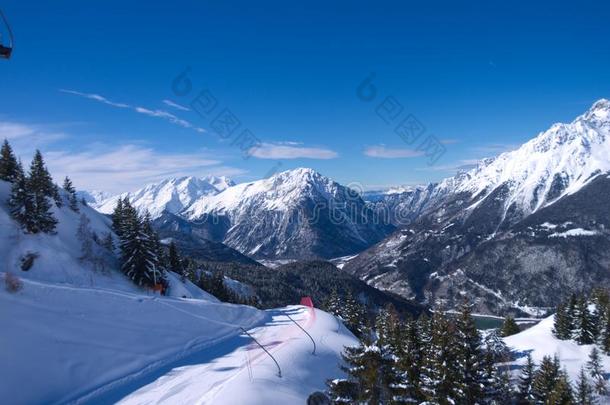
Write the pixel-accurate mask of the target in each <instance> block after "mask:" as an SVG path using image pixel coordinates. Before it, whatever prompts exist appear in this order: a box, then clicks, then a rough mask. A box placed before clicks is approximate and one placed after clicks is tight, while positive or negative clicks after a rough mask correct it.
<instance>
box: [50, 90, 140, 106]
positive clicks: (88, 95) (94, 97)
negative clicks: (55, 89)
mask: <svg viewBox="0 0 610 405" xmlns="http://www.w3.org/2000/svg"><path fill="white" fill-rule="evenodd" d="M59 91H61V92H62V93H67V94H73V95H75V96H80V97H84V98H88V99H89V100H95V101H99V102H100V103H103V104H107V105H109V106H112V107H117V108H131V106H130V105H129V104H124V103H115V102H114V101H110V100H108V99H107V98H106V97H104V96H100V95H99V94H94V93H81V92H80V91H75V90H66V89H59Z"/></svg>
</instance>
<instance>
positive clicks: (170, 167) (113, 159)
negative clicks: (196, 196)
mask: <svg viewBox="0 0 610 405" xmlns="http://www.w3.org/2000/svg"><path fill="white" fill-rule="evenodd" d="M44 157H45V161H46V163H47V165H48V167H49V170H50V171H51V173H52V175H53V177H54V178H55V179H56V181H58V180H57V179H61V178H63V177H64V176H66V175H67V176H70V177H71V178H72V179H73V180H74V183H75V185H76V186H77V187H78V188H81V189H88V190H91V189H99V190H104V191H109V192H114V193H118V192H124V191H129V190H134V189H137V188H140V187H142V186H143V185H145V184H148V183H151V182H155V181H159V180H162V179H164V178H167V177H176V176H186V175H202V176H203V175H206V174H215V175H225V176H238V175H241V174H243V173H245V171H243V170H241V169H237V168H233V167H226V166H223V165H222V162H221V161H219V160H216V159H213V158H211V157H209V153H206V152H205V151H202V152H201V153H173V154H162V153H159V152H157V151H155V150H153V149H151V148H146V147H142V146H138V145H133V144H130V145H122V146H119V147H115V148H109V147H105V146H100V145H97V146H92V147H89V148H88V149H86V150H84V151H82V152H78V153H71V152H67V151H51V152H46V153H44Z"/></svg>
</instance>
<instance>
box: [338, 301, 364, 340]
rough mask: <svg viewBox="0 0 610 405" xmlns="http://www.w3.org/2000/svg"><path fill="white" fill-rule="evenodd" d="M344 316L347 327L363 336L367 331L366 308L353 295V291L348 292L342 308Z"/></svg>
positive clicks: (357, 334)
mask: <svg viewBox="0 0 610 405" xmlns="http://www.w3.org/2000/svg"><path fill="white" fill-rule="evenodd" d="M342 318H343V320H344V321H345V323H346V325H345V326H347V328H348V329H349V330H350V331H352V333H353V334H355V335H356V336H357V337H362V336H363V335H364V333H365V330H366V327H367V324H366V323H367V322H366V310H365V308H364V306H363V305H362V304H360V303H359V302H358V301H357V300H356V299H355V298H354V296H353V295H352V292H351V291H348V292H347V295H346V297H345V304H344V308H343V310H342Z"/></svg>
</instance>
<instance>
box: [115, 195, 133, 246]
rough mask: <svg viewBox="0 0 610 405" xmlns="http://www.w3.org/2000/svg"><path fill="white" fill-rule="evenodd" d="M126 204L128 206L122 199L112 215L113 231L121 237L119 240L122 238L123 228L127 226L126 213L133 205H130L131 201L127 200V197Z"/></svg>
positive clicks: (117, 203) (118, 201)
mask: <svg viewBox="0 0 610 405" xmlns="http://www.w3.org/2000/svg"><path fill="white" fill-rule="evenodd" d="M125 202H126V203H127V204H124V200H123V199H122V198H119V199H118V200H117V202H116V206H115V207H114V210H113V211H112V215H111V218H112V230H113V231H114V233H115V234H116V235H117V236H118V237H119V239H120V238H121V237H122V234H123V227H124V226H125V222H126V221H125V219H126V218H125V212H126V211H128V210H129V209H130V208H131V204H129V199H127V197H125ZM125 205H128V206H129V207H126V206H125Z"/></svg>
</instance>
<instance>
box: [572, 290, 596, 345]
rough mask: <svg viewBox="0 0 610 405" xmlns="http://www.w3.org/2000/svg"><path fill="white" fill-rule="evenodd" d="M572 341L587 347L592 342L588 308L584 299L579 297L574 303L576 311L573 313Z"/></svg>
mask: <svg viewBox="0 0 610 405" xmlns="http://www.w3.org/2000/svg"><path fill="white" fill-rule="evenodd" d="M574 322H575V324H574V331H573V337H574V340H576V342H577V343H578V344H579V345H589V344H591V343H593V342H594V340H593V336H594V334H595V333H594V331H593V328H594V324H593V320H592V319H591V313H590V312H589V306H588V304H587V300H586V298H585V297H579V299H578V300H577V301H576V310H575V313H574Z"/></svg>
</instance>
